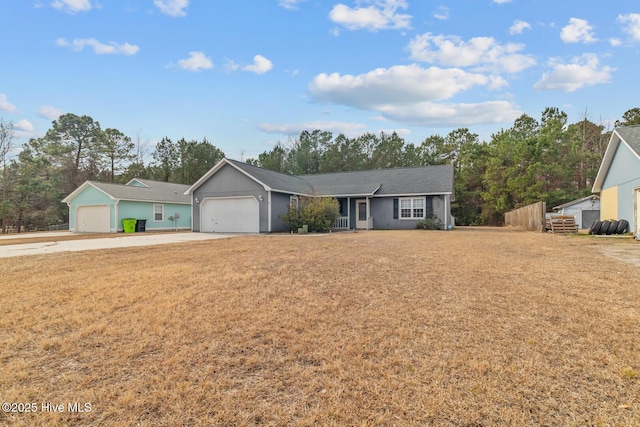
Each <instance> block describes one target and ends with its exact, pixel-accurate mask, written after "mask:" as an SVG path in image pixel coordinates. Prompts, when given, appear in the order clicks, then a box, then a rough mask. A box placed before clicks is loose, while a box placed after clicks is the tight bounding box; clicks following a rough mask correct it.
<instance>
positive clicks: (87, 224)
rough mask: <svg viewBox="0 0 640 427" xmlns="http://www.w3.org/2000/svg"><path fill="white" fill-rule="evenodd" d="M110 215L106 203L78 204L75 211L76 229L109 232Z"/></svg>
mask: <svg viewBox="0 0 640 427" xmlns="http://www.w3.org/2000/svg"><path fill="white" fill-rule="evenodd" d="M110 218H111V215H110V214H109V206H107V205H89V206H79V207H78V210H77V211H76V228H75V230H76V231H79V232H84V233H109V232H110V231H111V221H110Z"/></svg>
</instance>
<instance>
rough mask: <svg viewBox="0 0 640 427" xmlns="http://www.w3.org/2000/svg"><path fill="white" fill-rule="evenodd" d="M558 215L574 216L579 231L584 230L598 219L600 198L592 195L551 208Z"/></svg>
mask: <svg viewBox="0 0 640 427" xmlns="http://www.w3.org/2000/svg"><path fill="white" fill-rule="evenodd" d="M553 210H554V212H556V213H557V214H559V215H567V216H574V217H575V218H576V225H577V226H578V228H579V229H586V228H589V227H590V226H591V224H593V221H597V220H599V219H600V197H599V196H596V195H593V196H587V197H583V198H582V199H577V200H573V201H571V202H567V203H565V204H562V205H559V206H556V207H554V208H553Z"/></svg>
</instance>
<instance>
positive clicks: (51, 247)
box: [0, 231, 242, 258]
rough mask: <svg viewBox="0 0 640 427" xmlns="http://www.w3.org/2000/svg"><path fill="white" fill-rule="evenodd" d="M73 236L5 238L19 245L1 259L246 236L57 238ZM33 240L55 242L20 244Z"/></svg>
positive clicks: (3, 251) (1, 249) (4, 250)
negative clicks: (28, 239) (24, 240)
mask: <svg viewBox="0 0 640 427" xmlns="http://www.w3.org/2000/svg"><path fill="white" fill-rule="evenodd" d="M69 235H72V234H71V233H69V232H68V231H67V232H61V233H46V234H39V233H29V234H21V235H11V236H3V237H0V239H12V240H14V239H15V241H16V244H11V245H3V246H0V258H10V257H17V256H27V255H42V254H51V253H57V252H77V251H91V250H98V249H113V248H130V247H136V246H152V245H166V244H170V243H183V242H193V241H200V240H212V239H225V238H230V237H237V236H241V235H242V234H216V233H193V232H171V233H156V234H144V233H135V234H134V235H128V236H122V237H107V238H97V239H96V238H91V239H82V240H61V241H56V240H55V238H56V237H57V236H69ZM33 237H47V238H49V237H51V241H47V242H40V243H19V240H18V239H20V238H22V239H25V238H33Z"/></svg>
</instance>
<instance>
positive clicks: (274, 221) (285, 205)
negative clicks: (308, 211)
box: [271, 192, 291, 231]
mask: <svg viewBox="0 0 640 427" xmlns="http://www.w3.org/2000/svg"><path fill="white" fill-rule="evenodd" d="M290 197H291V195H290V194H285V193H276V192H271V231H289V226H287V225H286V224H285V223H284V221H283V220H282V219H281V218H280V215H284V214H286V213H287V211H288V210H289V200H290Z"/></svg>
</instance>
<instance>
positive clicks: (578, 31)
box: [560, 18, 598, 43]
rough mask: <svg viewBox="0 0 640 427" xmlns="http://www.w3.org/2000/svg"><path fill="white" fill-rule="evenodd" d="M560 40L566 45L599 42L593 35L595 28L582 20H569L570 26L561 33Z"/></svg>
mask: <svg viewBox="0 0 640 427" xmlns="http://www.w3.org/2000/svg"><path fill="white" fill-rule="evenodd" d="M560 38H561V39H562V41H563V42H565V43H579V42H583V43H593V42H596V41H598V39H597V38H595V37H594V35H593V27H592V26H591V25H589V21H586V20H584V19H580V18H571V19H569V24H567V25H566V26H565V27H564V28H562V31H560Z"/></svg>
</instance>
